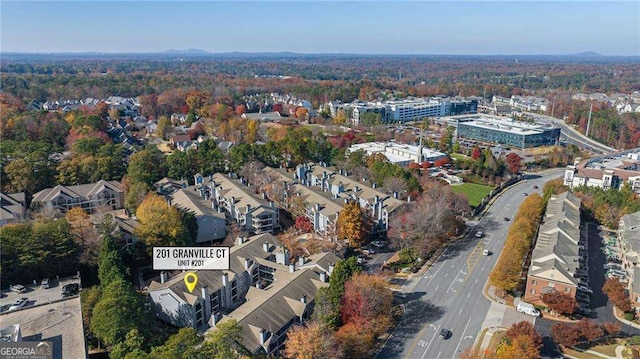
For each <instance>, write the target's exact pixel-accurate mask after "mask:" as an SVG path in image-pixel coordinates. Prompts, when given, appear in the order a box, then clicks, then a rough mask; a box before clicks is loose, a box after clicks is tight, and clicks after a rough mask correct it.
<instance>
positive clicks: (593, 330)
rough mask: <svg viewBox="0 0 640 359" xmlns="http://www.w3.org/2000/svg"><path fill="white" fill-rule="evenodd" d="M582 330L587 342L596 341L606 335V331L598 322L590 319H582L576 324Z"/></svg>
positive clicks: (581, 332) (581, 333)
mask: <svg viewBox="0 0 640 359" xmlns="http://www.w3.org/2000/svg"><path fill="white" fill-rule="evenodd" d="M575 325H576V326H577V327H578V330H579V331H580V335H581V336H582V338H583V339H584V340H585V341H587V342H593V341H596V340H598V339H600V338H602V337H603V336H604V331H603V330H602V328H600V326H599V325H598V323H596V322H594V321H593V320H589V319H582V320H581V321H579V322H578V323H576V324H575Z"/></svg>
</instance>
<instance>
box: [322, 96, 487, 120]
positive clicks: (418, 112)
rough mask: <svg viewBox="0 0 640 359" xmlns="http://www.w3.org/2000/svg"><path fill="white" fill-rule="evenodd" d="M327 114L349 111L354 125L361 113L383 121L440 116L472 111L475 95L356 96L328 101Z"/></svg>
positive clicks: (473, 110)
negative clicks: (365, 98)
mask: <svg viewBox="0 0 640 359" xmlns="http://www.w3.org/2000/svg"><path fill="white" fill-rule="evenodd" d="M328 106H329V110H330V111H331V115H332V116H335V115H336V114H337V112H338V110H340V109H342V110H345V112H348V113H350V115H351V117H350V121H351V123H352V124H353V125H358V124H359V123H360V120H361V118H362V115H363V114H365V113H367V112H369V113H376V114H379V115H380V119H381V121H382V122H383V123H394V122H407V121H418V120H422V119H424V118H427V117H442V116H451V115H462V114H468V113H476V112H477V111H478V99H477V98H469V99H463V98H441V97H434V98H412V97H409V98H406V99H404V100H389V101H377V102H365V101H360V100H356V101H354V102H351V103H346V104H343V103H340V102H339V101H332V102H329V105H328Z"/></svg>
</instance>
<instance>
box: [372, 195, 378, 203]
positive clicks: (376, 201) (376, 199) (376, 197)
mask: <svg viewBox="0 0 640 359" xmlns="http://www.w3.org/2000/svg"><path fill="white" fill-rule="evenodd" d="M378 202H380V196H378V195H376V196H375V197H374V198H373V203H378Z"/></svg>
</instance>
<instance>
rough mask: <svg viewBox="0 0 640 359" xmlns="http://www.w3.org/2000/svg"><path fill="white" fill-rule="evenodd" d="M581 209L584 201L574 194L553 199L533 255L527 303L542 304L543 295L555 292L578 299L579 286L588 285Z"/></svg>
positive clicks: (539, 231) (563, 194)
mask: <svg viewBox="0 0 640 359" xmlns="http://www.w3.org/2000/svg"><path fill="white" fill-rule="evenodd" d="M580 206H581V201H580V199H579V198H578V197H576V196H574V195H573V194H571V193H570V192H564V193H562V194H559V195H554V196H552V197H551V198H550V199H549V203H548V204H547V209H546V212H545V216H544V219H543V223H542V224H541V225H540V228H539V230H538V237H537V238H536V243H535V247H534V248H533V253H532V254H531V265H530V266H529V272H528V273H527V286H526V292H525V295H524V300H525V301H527V302H529V303H542V300H541V298H542V294H544V293H547V292H549V291H554V290H555V291H559V292H562V293H566V294H569V295H571V296H572V297H575V296H576V291H577V288H578V286H579V285H581V284H586V282H585V281H586V277H587V261H586V257H587V255H586V251H585V247H584V246H583V244H582V241H581V236H580V228H581V226H580Z"/></svg>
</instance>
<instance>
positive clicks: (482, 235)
mask: <svg viewBox="0 0 640 359" xmlns="http://www.w3.org/2000/svg"><path fill="white" fill-rule="evenodd" d="M482 237H484V232H483V231H477V232H476V238H482Z"/></svg>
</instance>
